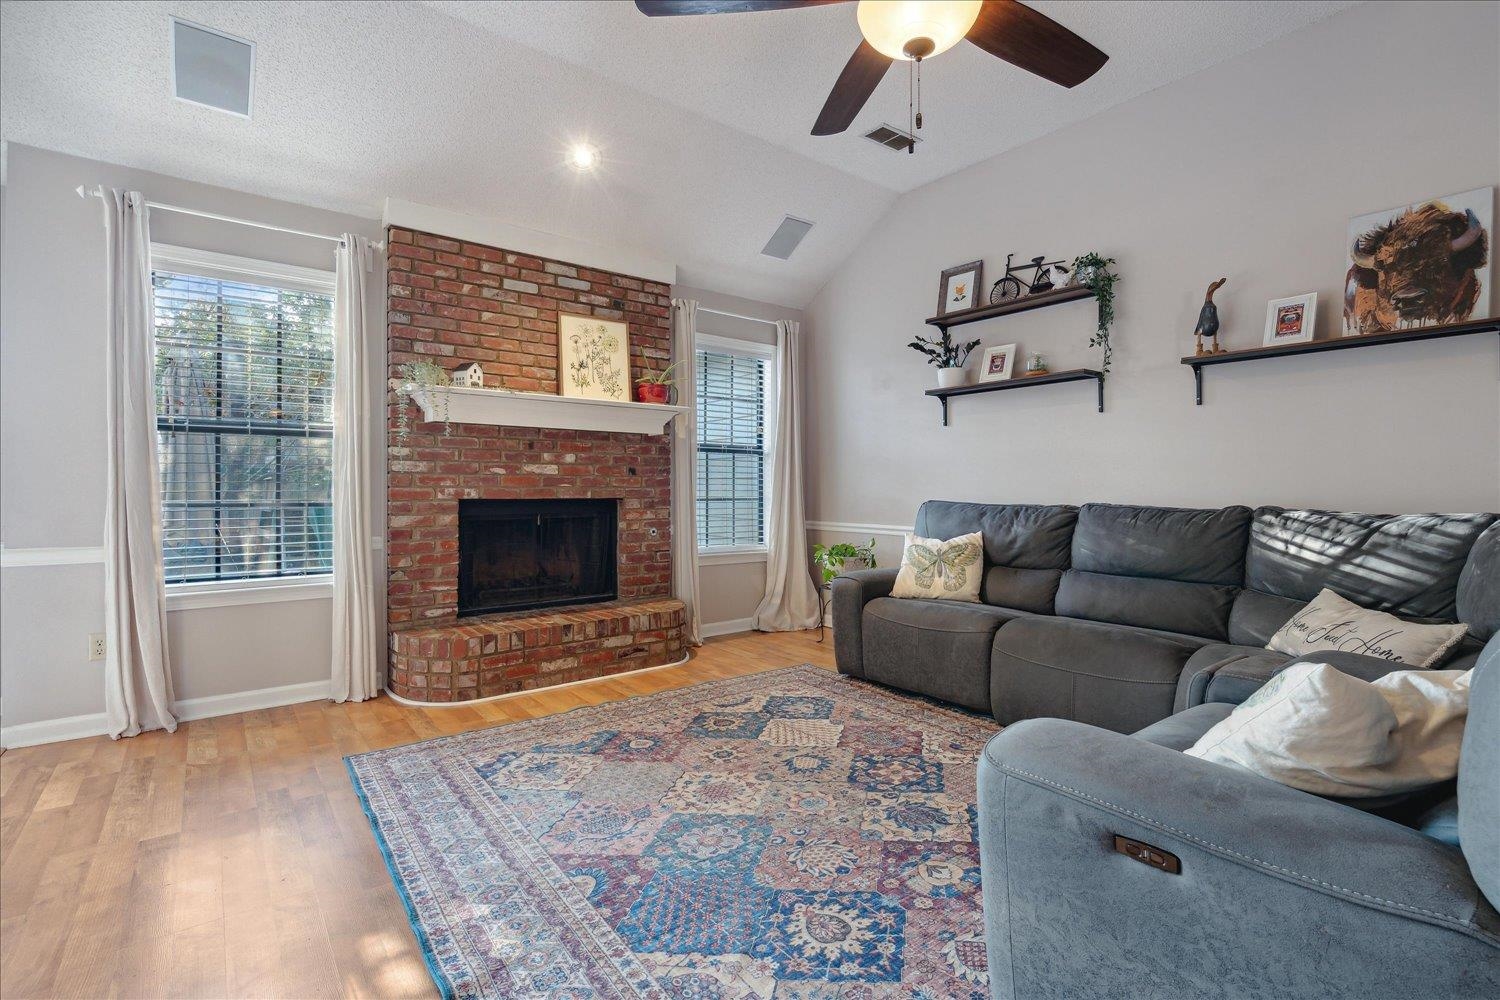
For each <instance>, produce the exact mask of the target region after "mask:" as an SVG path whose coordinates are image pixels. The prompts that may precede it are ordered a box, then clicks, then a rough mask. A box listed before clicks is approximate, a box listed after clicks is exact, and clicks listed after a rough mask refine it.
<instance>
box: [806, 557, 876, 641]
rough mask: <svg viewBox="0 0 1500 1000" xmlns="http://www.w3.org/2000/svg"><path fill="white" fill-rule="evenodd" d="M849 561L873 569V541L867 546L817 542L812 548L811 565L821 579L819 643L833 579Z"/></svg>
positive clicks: (821, 639)
mask: <svg viewBox="0 0 1500 1000" xmlns="http://www.w3.org/2000/svg"><path fill="white" fill-rule="evenodd" d="M850 561H853V562H856V563H859V564H861V565H863V566H864V567H865V568H866V569H875V567H876V563H875V539H873V538H871V539H870V543H869V544H868V545H855V544H854V543H852V542H835V543H833V544H832V545H824V544H823V543H822V542H819V543H817V544H816V545H814V546H813V563H814V565H816V566H817V567H818V572H819V573H820V574H821V575H822V578H823V579H822V583H821V584H820V585H819V587H818V641H819V642H822V641H823V620H824V619H825V618H826V617H827V612H828V597H829V594H830V593H831V588H832V585H833V578H834V577H836V576H838V575H839V574H840V573H842V572H843V571H844V567H845V565H847V564H848V563H849V562H850Z"/></svg>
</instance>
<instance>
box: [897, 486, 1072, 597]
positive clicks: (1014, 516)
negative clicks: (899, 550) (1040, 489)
mask: <svg viewBox="0 0 1500 1000" xmlns="http://www.w3.org/2000/svg"><path fill="white" fill-rule="evenodd" d="M1077 520H1078V508H1076V507H1067V506H1051V505H1043V504H986V503H962V502H959V501H954V500H929V501H927V502H926V503H924V504H923V505H922V506H921V508H919V509H918V510H917V523H916V532H917V534H918V535H923V536H926V537H928V538H956V537H958V536H959V535H966V534H968V533H969V532H972V531H977V532H979V533H980V534H981V535H982V536H983V538H984V563H985V574H984V585H983V587H982V588H981V590H980V595H979V596H980V600H982V601H984V603H986V604H996V605H999V606H1001V607H1007V608H1018V609H1020V610H1022V611H1031V612H1033V613H1035V614H1042V615H1050V614H1052V613H1053V612H1054V604H1053V599H1054V597H1055V596H1056V594H1057V585H1058V581H1059V580H1060V579H1061V578H1062V572H1063V570H1065V569H1067V568H1068V558H1069V554H1070V552H1071V551H1072V545H1073V525H1074V523H1075V522H1076V521H1077Z"/></svg>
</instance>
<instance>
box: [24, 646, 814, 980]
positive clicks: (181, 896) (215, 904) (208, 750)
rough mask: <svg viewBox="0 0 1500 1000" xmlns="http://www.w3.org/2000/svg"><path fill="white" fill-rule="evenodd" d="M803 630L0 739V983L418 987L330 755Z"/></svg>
mask: <svg viewBox="0 0 1500 1000" xmlns="http://www.w3.org/2000/svg"><path fill="white" fill-rule="evenodd" d="M815 635H816V633H782V634H778V635H761V634H755V633H751V634H746V635H741V636H730V637H726V638H723V639H715V640H710V641H709V642H708V644H707V645H705V646H704V647H703V648H702V649H700V650H698V651H696V653H695V654H694V657H693V659H692V660H691V661H690V662H688V663H687V664H684V665H683V666H680V667H665V668H661V669H657V670H648V671H642V672H639V673H635V674H625V675H621V676H618V677H612V678H607V679H603V680H598V681H590V682H587V683H584V684H578V685H574V686H571V687H565V688H558V689H554V690H552V691H541V692H536V693H531V694H524V695H516V696H514V697H511V698H506V699H502V700H500V701H492V702H487V703H484V704H480V705H467V706H462V707H455V708H430V709H421V708H407V707H405V706H403V705H399V704H397V703H395V702H393V701H392V700H391V699H389V698H384V697H382V698H377V699H375V700H373V701H367V702H363V703H361V704H350V705H334V704H331V703H329V702H312V703H309V704H305V705H292V706H288V707H286V708H277V709H270V710H267V711H262V712H249V713H246V714H244V715H230V716H225V717H223V718H218V719H208V720H204V721H201V722H189V723H185V724H183V725H182V726H181V727H180V728H179V729H178V730H177V732H176V733H175V734H171V735H168V734H166V733H160V732H157V733H148V734H145V735H142V736H138V737H136V738H135V739H129V740H120V741H118V742H112V741H110V740H108V739H104V738H97V739H88V740H73V741H71V742H68V743H55V744H51V745H48V746H41V747H29V748H25V749H21V750H11V751H8V752H6V753H4V754H0V996H3V997H6V998H21V997H230V996H233V997H297V998H302V997H339V996H349V997H429V996H435V995H436V990H435V989H434V987H433V984H432V980H431V979H430V978H429V977H428V975H427V971H426V968H425V966H424V965H423V962H422V955H421V952H420V951H419V949H418V948H417V943H416V940H415V938H414V937H413V936H412V933H411V929H410V927H409V925H408V924H407V921H406V914H405V912H404V911H403V909H402V906H401V902H400V899H399V898H398V897H397V895H396V891H395V889H394V887H393V886H392V885H391V880H390V876H389V875H388V874H387V872H386V869H385V865H384V863H383V861H382V860H381V857H380V851H379V849H378V848H377V847H376V846H375V840H374V838H373V836H372V835H371V833H370V828H369V825H368V824H367V822H366V820H365V816H364V814H363V812H362V811H361V810H360V806H359V802H358V800H357V799H356V797H355V795H354V791H353V788H352V787H351V786H350V784H349V777H348V775H347V773H346V772H345V770H344V765H343V761H342V758H343V757H344V756H345V755H346V754H351V753H360V752H362V751H365V750H374V749H377V748H380V747H388V746H395V745H398V744H402V743H411V742H413V741H416V740H421V739H426V738H428V737H432V736H441V735H444V734H447V733H454V732H462V731H464V730H469V729H480V728H484V727H486V726H493V725H497V724H501V723H505V722H510V721H513V720H516V719H528V718H535V717H537V716H541V715H549V714H552V713H556V712H564V711H567V710H568V709H571V708H576V707H578V706H580V705H593V704H598V703H600V702H606V701H615V700H618V699H621V698H628V697H631V696H633V695H640V694H649V693H651V692H653V691H662V690H666V689H668V688H676V687H683V686H685V685H689V684H694V683H697V682H699V681H704V680H711V679H714V678H720V677H731V676H736V675H741V674H749V673H756V672H758V671H761V670H769V669H773V668H776V667H784V666H789V665H791V664H794V663H815V664H818V665H819V666H824V667H831V666H832V664H833V649H832V645H833V641H832V637H831V636H830V637H829V639H828V640H827V641H826V642H824V643H822V644H819V643H817V642H815V641H814V636H815Z"/></svg>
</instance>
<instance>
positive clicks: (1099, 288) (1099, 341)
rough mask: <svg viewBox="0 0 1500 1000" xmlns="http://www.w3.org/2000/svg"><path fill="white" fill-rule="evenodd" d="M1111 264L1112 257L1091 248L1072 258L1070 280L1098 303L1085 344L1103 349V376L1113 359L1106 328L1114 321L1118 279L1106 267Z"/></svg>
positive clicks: (1100, 368)
mask: <svg viewBox="0 0 1500 1000" xmlns="http://www.w3.org/2000/svg"><path fill="white" fill-rule="evenodd" d="M1114 264H1115V259H1114V258H1113V257H1101V256H1099V255H1098V254H1097V253H1093V252H1092V251H1091V252H1089V253H1086V254H1084V255H1083V256H1082V257H1075V258H1074V259H1073V280H1074V281H1075V282H1077V283H1078V284H1080V285H1084V286H1085V287H1087V288H1090V289H1092V290H1093V292H1094V298H1095V299H1097V300H1098V302H1099V322H1098V324H1097V327H1096V329H1095V331H1094V335H1093V336H1092V337H1090V338H1089V346H1090V347H1098V348H1102V349H1103V351H1104V360H1103V362H1102V363H1101V364H1100V365H1099V370H1100V371H1101V372H1103V373H1104V374H1106V375H1108V374H1109V363H1110V361H1111V360H1113V358H1114V347H1113V346H1112V345H1111V344H1110V342H1109V328H1110V327H1111V326H1113V325H1114V322H1115V282H1116V281H1118V280H1119V275H1117V274H1115V273H1114V272H1113V271H1111V270H1110V268H1111V267H1114Z"/></svg>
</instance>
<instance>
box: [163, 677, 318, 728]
mask: <svg viewBox="0 0 1500 1000" xmlns="http://www.w3.org/2000/svg"><path fill="white" fill-rule="evenodd" d="M328 686H329V682H328V681H309V682H308V683H306V684H285V685H283V686H281V687H273V688H260V689H259V690H256V691H237V692H235V693H234V694H215V695H209V696H208V697H207V698H188V699H186V700H184V701H179V702H176V703H175V704H174V705H173V706H172V707H173V709H174V711H175V712H176V713H177V719H178V721H179V722H192V721H193V720H194V719H213V718H217V717H218V716H221V715H236V714H238V713H240V712H258V711H260V710H261V709H263V708H280V707H281V706H283V705H300V704H301V703H302V702H304V701H322V700H323V699H324V698H327V697H328Z"/></svg>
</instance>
